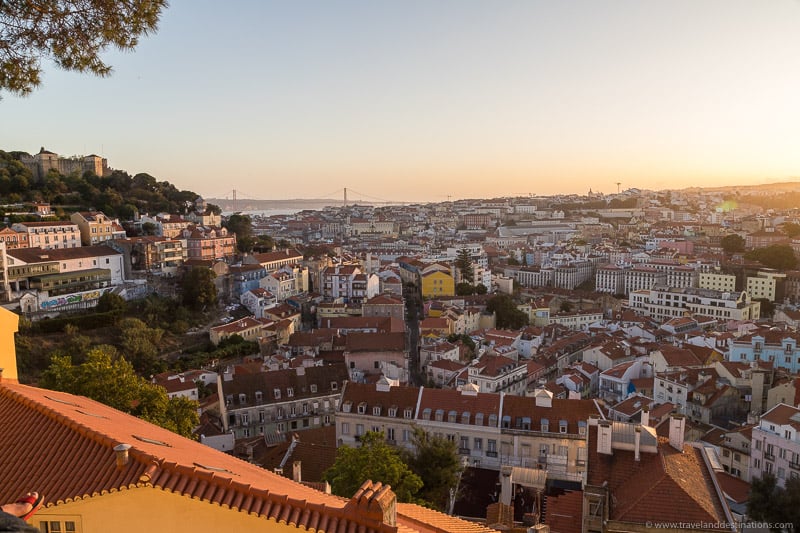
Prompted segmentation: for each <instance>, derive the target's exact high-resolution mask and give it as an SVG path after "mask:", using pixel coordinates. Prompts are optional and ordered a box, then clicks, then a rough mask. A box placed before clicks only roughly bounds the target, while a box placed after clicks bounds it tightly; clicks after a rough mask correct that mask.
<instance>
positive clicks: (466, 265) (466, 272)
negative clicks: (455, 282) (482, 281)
mask: <svg viewBox="0 0 800 533" xmlns="http://www.w3.org/2000/svg"><path fill="white" fill-rule="evenodd" d="M455 265H456V268H457V269H458V272H459V274H460V275H461V282H462V283H469V284H470V285H471V284H472V282H473V280H474V279H475V267H474V266H473V264H472V257H470V255H469V250H467V249H466V248H462V249H460V250H459V251H458V253H457V254H456V261H455Z"/></svg>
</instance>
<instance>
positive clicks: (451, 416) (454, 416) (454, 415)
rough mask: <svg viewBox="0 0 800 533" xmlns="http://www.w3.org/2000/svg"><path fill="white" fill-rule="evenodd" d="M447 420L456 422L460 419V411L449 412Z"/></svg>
mask: <svg viewBox="0 0 800 533" xmlns="http://www.w3.org/2000/svg"><path fill="white" fill-rule="evenodd" d="M447 421H448V422H450V423H451V424H455V423H456V422H457V421H458V413H457V412H456V411H450V412H449V413H447Z"/></svg>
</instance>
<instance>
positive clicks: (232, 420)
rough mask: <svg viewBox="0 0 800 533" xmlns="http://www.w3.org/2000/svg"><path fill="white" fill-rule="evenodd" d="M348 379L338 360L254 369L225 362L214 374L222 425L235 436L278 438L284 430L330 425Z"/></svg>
mask: <svg viewBox="0 0 800 533" xmlns="http://www.w3.org/2000/svg"><path fill="white" fill-rule="evenodd" d="M347 379H348V376H347V369H346V368H345V366H344V365H343V364H341V363H339V364H332V365H324V366H322V365H315V366H308V367H306V366H299V367H297V368H288V369H281V370H264V371H261V372H255V373H252V372H247V371H243V372H237V369H236V367H235V366H234V367H229V368H227V369H226V370H225V372H224V373H223V374H222V375H221V376H220V378H219V379H218V380H217V386H218V393H219V397H220V415H221V417H222V423H223V429H224V431H225V432H228V431H232V432H233V434H234V436H235V438H236V439H243V438H250V437H255V436H261V435H263V436H264V438H265V439H266V440H267V442H277V441H278V440H280V439H281V438H282V437H281V436H282V435H286V434H287V432H295V431H302V430H305V429H312V428H318V427H323V426H329V425H332V424H333V421H334V418H335V414H336V407H337V404H338V401H339V394H340V393H341V391H342V388H343V387H344V384H345V382H346V381H347Z"/></svg>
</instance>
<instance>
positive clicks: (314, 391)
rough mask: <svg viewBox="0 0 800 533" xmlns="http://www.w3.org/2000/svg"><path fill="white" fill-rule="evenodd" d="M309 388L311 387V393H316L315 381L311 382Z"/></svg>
mask: <svg viewBox="0 0 800 533" xmlns="http://www.w3.org/2000/svg"><path fill="white" fill-rule="evenodd" d="M309 388H310V389H311V394H316V393H317V384H316V383H312V384H311V385H310V386H309Z"/></svg>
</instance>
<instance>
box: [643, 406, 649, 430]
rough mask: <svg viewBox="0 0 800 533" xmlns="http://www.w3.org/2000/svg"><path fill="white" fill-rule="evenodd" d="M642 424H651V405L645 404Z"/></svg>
mask: <svg viewBox="0 0 800 533" xmlns="http://www.w3.org/2000/svg"><path fill="white" fill-rule="evenodd" d="M642 425H643V426H649V425H650V406H649V405H647V404H645V406H644V407H642Z"/></svg>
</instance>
